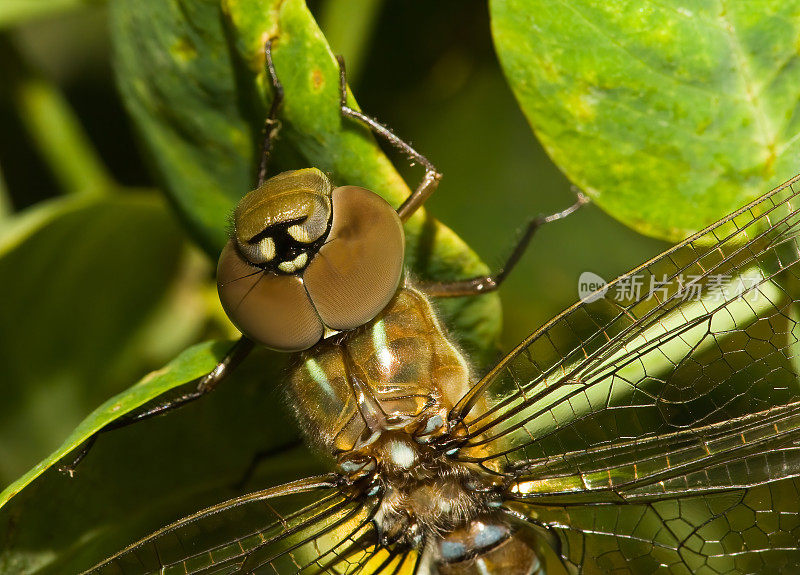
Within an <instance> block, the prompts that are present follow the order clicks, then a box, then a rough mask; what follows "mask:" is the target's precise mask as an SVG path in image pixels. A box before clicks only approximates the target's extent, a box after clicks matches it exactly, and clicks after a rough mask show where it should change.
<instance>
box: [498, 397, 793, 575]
mask: <svg viewBox="0 0 800 575" xmlns="http://www.w3.org/2000/svg"><path fill="white" fill-rule="evenodd" d="M538 463H545V462H538ZM575 468H581V469H583V470H584V471H582V472H580V473H573V474H571V472H570V470H571V469H575ZM519 471H520V475H519V476H518V478H517V479H516V480H515V481H512V482H510V483H509V484H508V486H507V493H506V496H505V508H506V510H507V512H508V513H509V514H510V515H512V516H513V517H517V518H523V519H524V520H531V521H534V522H535V523H536V524H537V525H539V526H544V527H546V528H547V529H548V530H549V531H550V532H552V533H553V534H554V535H555V536H556V545H554V547H555V548H556V550H557V551H558V552H559V553H560V554H561V555H562V557H563V558H564V559H565V560H566V561H567V562H568V564H569V565H571V566H572V567H573V570H574V571H576V572H581V573H608V572H612V571H614V572H621V573H624V572H630V573H637V574H647V573H657V572H664V571H665V570H666V572H669V573H684V572H685V573H769V572H770V571H773V572H781V573H782V572H785V570H786V569H787V568H798V567H800V479H798V477H800V404H797V403H795V404H791V405H788V406H784V407H779V408H774V409H770V410H768V411H765V412H763V413H758V414H754V415H752V416H747V417H742V418H737V419H735V420H732V421H728V422H723V423H720V424H714V425H710V426H707V427H706V428H703V429H702V430H700V429H698V430H683V431H680V432H677V433H675V434H672V435H668V436H664V437H660V438H652V439H650V440H644V441H641V442H638V441H631V442H625V443H620V444H616V445H610V446H607V447H603V448H598V449H595V450H592V451H591V452H589V453H581V454H567V455H565V457H564V465H563V466H561V468H560V469H559V466H558V465H556V464H553V465H550V466H546V467H538V466H537V463H536V462H530V465H528V466H526V468H525V469H524V471H523V470H519ZM626 570H627V571H626Z"/></svg>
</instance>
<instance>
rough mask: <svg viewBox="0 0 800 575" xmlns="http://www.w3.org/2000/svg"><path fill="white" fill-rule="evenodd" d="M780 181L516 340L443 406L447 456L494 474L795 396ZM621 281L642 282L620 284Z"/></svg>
mask: <svg viewBox="0 0 800 575" xmlns="http://www.w3.org/2000/svg"><path fill="white" fill-rule="evenodd" d="M793 184H794V182H789V183H787V184H785V185H784V186H782V187H780V188H777V189H776V190H773V191H772V192H770V193H769V194H767V195H765V196H764V197H762V198H761V199H759V200H757V201H756V202H754V203H753V204H751V205H750V206H747V207H746V208H744V209H742V210H740V211H739V212H736V213H734V214H732V215H731V216H729V217H728V218H726V219H724V220H722V221H721V222H718V223H717V224H715V225H714V226H712V227H710V228H708V229H707V230H705V231H703V232H701V233H700V234H697V235H696V236H694V237H692V238H690V239H689V240H687V241H686V242H684V243H682V244H680V245H678V246H676V247H675V248H673V249H671V250H669V251H667V252H665V253H664V254H662V255H661V256H659V257H657V258H656V259H654V260H652V261H650V262H648V263H646V264H644V265H643V266H641V267H640V268H637V269H636V270H633V271H632V272H630V273H629V274H626V275H625V276H622V277H620V278H618V279H617V280H615V281H614V282H612V283H611V284H609V285H608V286H606V289H605V292H604V293H603V294H595V295H594V296H592V297H590V298H585V299H584V301H582V302H580V303H579V304H576V305H575V306H573V307H572V308H570V309H568V310H567V311H565V312H564V313H563V314H561V315H560V316H558V317H557V318H555V319H554V320H552V321H551V322H550V323H549V324H547V325H546V326H544V327H543V328H542V329H541V330H539V331H538V332H536V333H534V334H533V335H532V336H530V337H529V338H528V339H527V340H526V341H524V342H523V343H522V344H520V345H519V346H518V347H517V348H516V349H515V350H514V351H512V352H511V354H509V355H508V356H507V357H506V358H505V359H503V360H502V361H501V362H500V363H499V364H498V365H497V366H496V367H495V368H493V369H492V370H491V372H490V373H489V374H487V375H486V376H485V377H484V378H483V379H482V380H481V381H480V382H478V383H477V384H476V385H475V386H474V387H473V389H472V390H471V391H470V392H468V393H467V394H466V395H465V396H464V397H463V398H462V400H461V401H460V402H459V404H458V405H457V406H456V407H455V408H454V410H453V412H452V414H451V419H452V420H453V422H454V423H460V424H462V425H461V429H462V431H464V430H465V432H464V435H463V444H462V445H461V448H460V451H459V454H458V457H459V458H460V459H461V460H463V461H473V462H476V463H478V464H480V465H482V466H483V467H484V468H486V469H487V470H489V471H491V472H495V473H504V470H505V469H508V468H509V467H513V465H514V463H515V462H518V461H520V460H523V461H532V460H550V461H552V462H555V463H554V464H558V465H561V466H563V465H566V464H568V462H569V460H568V459H565V458H564V455H565V454H567V453H577V452H585V451H589V450H591V449H593V448H596V447H601V446H607V445H610V444H613V443H617V442H620V441H622V442H624V441H632V440H644V439H649V438H656V437H666V436H668V435H670V434H673V433H675V432H678V431H681V430H686V429H700V428H703V427H705V426H708V425H711V424H714V423H719V422H723V421H728V420H731V419H735V418H737V417H742V416H747V415H750V414H753V413H759V412H764V411H768V410H769V409H770V408H772V407H780V406H784V405H788V404H790V403H792V402H796V401H799V400H800V386H799V385H798V379H797V370H798V353H799V352H800V347H799V346H798V344H797V341H798V336H800V328H798V317H797V315H796V314H797V310H796V307H797V306H796V305H795V304H796V300H797V299H798V297H797V293H794V294H793V293H792V290H795V292H796V291H797V287H798V277H799V276H800V265H798V261H800V249H798V237H797V234H798V231H799V229H800V213H798V211H797V210H796V208H795V205H800V201H798V200H799V199H798V198H797V197H796V196H797V193H796V192H795V190H794V187H793ZM632 285H634V286H636V285H638V286H640V287H642V288H643V289H642V290H641V291H640V293H638V294H637V293H631V292H630V288H631V286H632ZM636 295H638V297H633V296H636ZM629 296H630V297H629ZM590 300H591V301H590ZM574 471H575V472H579V471H580V469H575V470H574Z"/></svg>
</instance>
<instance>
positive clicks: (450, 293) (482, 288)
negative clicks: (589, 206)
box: [417, 187, 589, 297]
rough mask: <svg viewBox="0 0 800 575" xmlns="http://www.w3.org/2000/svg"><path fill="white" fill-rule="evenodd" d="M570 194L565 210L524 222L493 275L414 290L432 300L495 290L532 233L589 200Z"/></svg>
mask: <svg viewBox="0 0 800 575" xmlns="http://www.w3.org/2000/svg"><path fill="white" fill-rule="evenodd" d="M573 192H574V193H575V195H576V196H577V199H576V201H575V203H574V204H572V205H571V206H570V207H568V208H567V209H566V210H563V211H560V212H557V213H555V214H551V215H549V216H539V217H536V218H533V219H532V220H531V221H529V222H528V224H527V225H526V226H525V229H524V230H523V232H522V235H521V236H520V238H519V240H517V243H516V245H515V246H514V249H513V250H512V251H511V254H510V255H509V257H508V258H507V259H506V261H505V263H504V264H503V265H502V266H501V267H500V269H499V270H497V271H496V272H495V273H493V274H491V275H487V276H479V277H475V278H467V279H462V280H453V281H446V282H419V283H418V284H417V287H419V288H420V289H421V290H422V291H424V292H425V293H426V294H428V295H429V296H432V297H456V296H469V295H479V294H484V293H489V292H492V291H494V290H496V289H497V288H498V287H500V284H502V283H503V281H504V280H505V279H506V278H507V277H508V275H509V274H510V273H511V271H512V270H513V269H514V266H516V265H517V263H518V262H519V260H520V258H521V257H522V254H524V253H525V250H526V249H527V248H528V246H529V245H530V243H531V239H532V238H533V236H534V234H535V233H536V230H538V229H539V228H541V227H542V226H543V225H545V224H549V223H550V222H554V221H556V220H560V219H563V218H566V217H567V216H569V215H570V214H573V213H574V212H575V211H577V210H578V208H580V207H581V206H582V205H584V204H586V203H587V202H588V201H589V198H588V197H586V196H585V195H583V193H581V192H580V190H578V189H577V188H574V187H573Z"/></svg>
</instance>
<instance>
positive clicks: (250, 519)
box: [87, 475, 379, 575]
mask: <svg viewBox="0 0 800 575" xmlns="http://www.w3.org/2000/svg"><path fill="white" fill-rule="evenodd" d="M336 479H337V476H335V475H326V476H319V477H311V478H307V479H303V480H299V481H295V482H292V483H287V484H284V485H280V486H278V487H273V488H269V489H265V490H262V491H257V492H254V493H251V494H248V495H245V496H242V497H239V498H236V499H232V500H230V501H226V502H224V503H221V504H219V505H215V506H214V507H211V508H208V509H206V510H204V511H201V512H199V513H196V514H194V515H191V516H189V517H186V518H184V519H181V520H180V521H178V522H176V523H174V524H172V525H170V526H168V527H165V528H163V529H161V530H159V531H157V532H155V533H153V534H152V535H150V536H148V537H147V538H145V539H143V540H142V541H139V542H138V543H135V544H134V545H132V546H130V547H129V548H127V549H125V550H123V551H122V552H120V553H118V554H117V555H114V556H113V557H111V558H110V559H108V560H106V561H105V562H103V563H102V564H100V565H98V566H96V567H95V568H93V569H91V570H90V571H88V572H87V575H88V574H93V575H145V574H151V573H153V574H154V573H180V574H184V575H190V574H191V575H201V574H202V575H206V574H208V575H210V574H214V575H222V574H225V575H228V574H234V573H272V574H274V573H299V572H302V573H352V572H356V571H357V570H358V569H359V564H358V562H357V561H350V557H351V556H353V555H356V554H359V553H363V552H364V550H365V549H366V548H367V547H368V546H374V541H375V540H376V538H375V536H374V533H373V532H372V524H371V521H370V520H371V517H372V514H373V513H374V511H375V507H376V505H377V504H378V503H379V500H376V499H370V500H367V499H366V498H361V497H348V496H347V495H345V494H344V493H343V492H342V491H340V489H339V487H338V486H337V482H336Z"/></svg>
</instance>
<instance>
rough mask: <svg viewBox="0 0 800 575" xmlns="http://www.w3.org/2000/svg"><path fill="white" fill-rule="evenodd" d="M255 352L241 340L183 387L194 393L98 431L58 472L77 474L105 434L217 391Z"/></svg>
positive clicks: (159, 402) (151, 404) (149, 406)
mask: <svg viewBox="0 0 800 575" xmlns="http://www.w3.org/2000/svg"><path fill="white" fill-rule="evenodd" d="M252 349H253V342H252V341H250V340H249V339H247V338H246V337H240V338H239V340H238V341H237V342H236V343H235V344H234V345H233V347H231V349H230V350H229V351H228V353H227V354H225V357H223V358H222V359H221V360H220V361H219V363H217V365H216V367H215V368H214V369H212V370H211V371H209V372H208V373H207V374H205V375H203V376H201V377H199V378H197V379H195V380H193V381H190V382H188V383H186V384H184V385H183V386H181V387H185V386H190V385H192V384H194V389H192V390H191V391H188V392H184V393H181V394H179V395H177V396H175V397H170V398H168V399H159V398H157V397H156V398H154V399H153V400H152V401H150V402H148V403H145V404H144V405H142V406H140V407H139V408H137V409H136V410H134V411H132V412H130V413H126V414H125V415H123V416H122V417H120V418H119V419H115V420H114V421H111V422H109V423H107V424H106V425H104V426H103V427H101V428H100V429H98V430H97V431H95V432H94V433H93V434H92V435H91V436H89V438H88V439H87V440H86V441H84V442H83V443H82V444H81V445H80V447H78V449H77V450H76V453H75V456H74V457H73V459H72V461H70V462H69V463H66V464H64V465H62V466H61V467H60V468H59V469H60V470H61V471H62V472H63V473H66V474H68V475H69V476H70V477H72V476H73V475H74V474H75V469H76V468H77V466H78V464H80V462H81V461H83V459H84V458H85V457H86V456H87V455H88V454H89V451H90V450H91V449H92V446H93V445H94V444H95V442H96V441H97V437H98V436H99V435H101V434H103V433H107V432H109V431H113V430H115V429H120V428H122V427H127V426H129V425H133V424H134V423H139V422H140V421H143V420H145V419H150V418H151V417H155V416H157V415H162V414H164V413H167V412H169V411H172V410H174V409H177V408H179V407H183V406H184V405H186V404H187V403H191V402H193V401H194V400H196V399H200V398H201V397H203V396H204V395H206V394H208V393H210V392H212V391H214V389H215V388H216V387H217V385H219V384H220V383H221V382H222V381H223V380H224V379H225V378H226V377H228V375H230V373H231V372H232V371H233V370H235V369H236V367H237V366H238V365H239V364H240V363H241V362H242V361H244V359H245V358H246V357H247V356H248V354H249V353H250V351H252Z"/></svg>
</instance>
